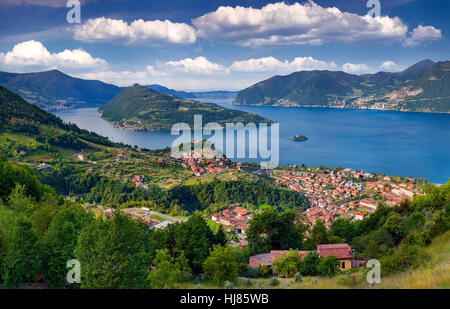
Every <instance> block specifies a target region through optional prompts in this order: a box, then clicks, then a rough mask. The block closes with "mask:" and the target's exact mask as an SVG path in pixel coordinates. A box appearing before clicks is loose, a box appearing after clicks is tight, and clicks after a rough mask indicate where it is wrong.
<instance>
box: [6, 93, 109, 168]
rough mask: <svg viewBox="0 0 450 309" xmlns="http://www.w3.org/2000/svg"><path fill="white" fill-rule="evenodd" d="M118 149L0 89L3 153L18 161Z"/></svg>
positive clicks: (94, 135) (103, 139)
mask: <svg viewBox="0 0 450 309" xmlns="http://www.w3.org/2000/svg"><path fill="white" fill-rule="evenodd" d="M105 146H107V147H113V146H116V144H115V143H113V142H111V141H109V140H108V139H107V138H105V137H102V136H99V135H97V134H96V133H92V132H88V131H86V130H83V129H80V128H78V127H77V126H76V125H74V124H66V123H64V122H63V121H62V120H61V119H60V118H58V117H56V116H54V115H53V114H50V113H48V112H46V111H44V110H42V109H40V108H39V107H37V106H36V105H33V104H30V103H28V102H26V101H25V100H24V99H22V98H21V97H20V96H19V95H17V94H15V93H13V92H11V91H10V90H8V89H6V88H4V87H2V86H0V152H3V153H5V154H6V155H8V156H9V157H13V158H15V159H23V158H24V157H26V158H28V159H30V158H34V159H35V160H37V161H41V160H43V159H44V158H47V159H48V158H54V157H55V156H57V155H58V154H60V155H65V156H68V157H70V154H71V153H74V152H76V151H80V150H83V151H84V152H85V153H86V154H92V155H94V154H96V153H100V154H102V155H104V154H105V149H106V147H105Z"/></svg>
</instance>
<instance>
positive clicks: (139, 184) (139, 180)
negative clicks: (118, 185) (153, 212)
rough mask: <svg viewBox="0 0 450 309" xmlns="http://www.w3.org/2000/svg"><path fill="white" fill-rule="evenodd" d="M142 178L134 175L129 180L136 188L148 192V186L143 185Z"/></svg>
mask: <svg viewBox="0 0 450 309" xmlns="http://www.w3.org/2000/svg"><path fill="white" fill-rule="evenodd" d="M143 181H144V177H142V176H141V175H134V177H133V178H132V179H131V182H132V183H133V184H134V185H135V186H136V187H138V188H143V189H144V190H148V185H147V184H145V183H143Z"/></svg>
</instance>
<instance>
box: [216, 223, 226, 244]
mask: <svg viewBox="0 0 450 309" xmlns="http://www.w3.org/2000/svg"><path fill="white" fill-rule="evenodd" d="M214 243H215V244H218V245H222V246H225V245H226V244H227V235H226V234H225V231H224V229H223V226H222V224H221V225H220V226H219V229H218V230H217V232H216V234H215V235H214Z"/></svg>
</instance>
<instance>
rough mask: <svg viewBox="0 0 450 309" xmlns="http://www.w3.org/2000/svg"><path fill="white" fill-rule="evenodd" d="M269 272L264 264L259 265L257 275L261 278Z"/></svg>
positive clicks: (268, 268)
mask: <svg viewBox="0 0 450 309" xmlns="http://www.w3.org/2000/svg"><path fill="white" fill-rule="evenodd" d="M270 272H271V270H270V267H268V266H266V265H265V264H261V265H259V275H260V276H261V277H267V276H268V275H269V274H270Z"/></svg>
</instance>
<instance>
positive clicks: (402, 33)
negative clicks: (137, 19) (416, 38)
mask: <svg viewBox="0 0 450 309" xmlns="http://www.w3.org/2000/svg"><path fill="white" fill-rule="evenodd" d="M193 24H194V25H195V26H196V28H197V35H198V36H199V37H202V38H205V39H211V40H219V41H225V42H228V43H233V44H238V45H241V46H251V47H259V46H264V45H292V44H310V45H321V44H324V43H325V42H331V41H340V42H347V43H351V42H361V41H372V42H374V41H382V42H389V41H393V42H401V41H403V40H404V39H405V37H406V33H407V31H408V27H407V26H406V25H405V24H404V23H403V22H402V21H401V19H400V18H398V17H393V18H391V17H389V16H380V17H371V16H367V15H366V16H360V15H357V14H353V13H347V12H342V11H341V10H339V9H338V8H336V7H330V8H323V7H321V6H319V5H317V4H315V3H314V2H312V1H310V2H308V3H305V4H300V3H294V4H291V5H290V4H286V3H284V2H278V3H272V4H267V5H266V6H264V7H262V8H261V9H255V8H252V7H248V8H246V7H241V6H236V7H230V6H221V7H219V8H218V9H217V10H216V11H214V12H210V13H207V14H205V15H203V16H200V17H198V18H195V19H194V20H193Z"/></svg>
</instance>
